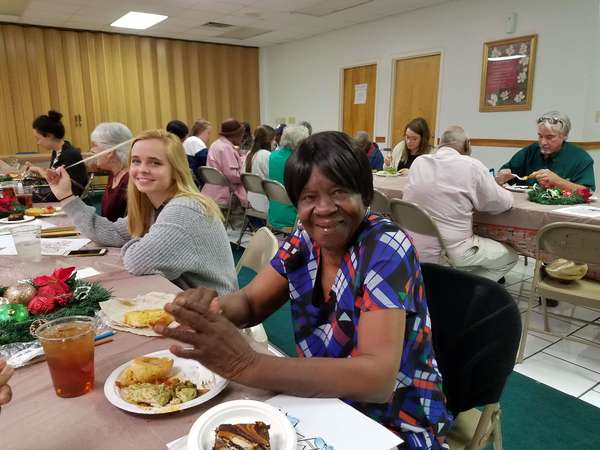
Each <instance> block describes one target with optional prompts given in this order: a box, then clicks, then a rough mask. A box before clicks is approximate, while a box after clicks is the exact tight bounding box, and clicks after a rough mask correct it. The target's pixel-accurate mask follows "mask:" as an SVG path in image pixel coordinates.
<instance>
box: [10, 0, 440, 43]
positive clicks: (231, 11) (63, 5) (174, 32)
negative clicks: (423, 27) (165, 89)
mask: <svg viewBox="0 0 600 450" xmlns="http://www.w3.org/2000/svg"><path fill="white" fill-rule="evenodd" d="M365 1H366V0H363V2H362V4H359V5H358V6H355V7H352V8H349V9H346V10H343V11H339V12H335V13H332V14H329V15H327V16H323V17H315V16H312V15H308V14H300V13H294V12H293V11H298V10H303V9H304V8H306V7H310V6H315V5H321V6H323V3H325V4H326V5H327V3H328V2H335V3H336V4H339V5H340V6H339V7H340V8H343V5H344V4H346V5H347V4H352V3H354V4H356V3H360V2H359V1H358V0H9V2H8V3H12V4H14V3H22V5H23V7H24V10H23V13H22V14H21V15H19V16H15V15H1V14H2V5H3V4H6V3H4V2H3V1H0V21H1V22H14V23H22V24H32V25H46V26H55V27H62V28H75V29H85V30H97V31H108V32H113V33H114V32H117V33H128V34H138V35H145V36H157V37H169V38H174V39H186V40H193V41H204V42H218V43H225V44H236V45H248V46H257V47H266V46H269V45H275V44H281V43H284V42H290V41H294V40H297V39H302V38H306V37H310V36H314V35H316V34H321V33H326V32H328V31H332V30H336V29H339V28H344V27H348V26H351V25H354V24H358V23H363V22H369V21H373V20H377V19H380V18H383V17H387V16H390V15H394V14H401V13H406V12H409V11H414V10H415V9H419V8H426V7H429V6H433V5H437V4H440V3H445V2H447V1H451V0H372V1H367V2H366V3H365ZM329 5H331V3H329ZM6 11H8V10H6ZM128 11H139V12H147V13H156V14H164V15H167V16H169V18H168V19H167V20H165V21H164V22H161V23H159V24H158V25H155V26H153V27H151V28H149V29H147V30H137V31H136V30H124V29H119V28H113V27H111V26H110V24H111V23H112V22H113V21H114V20H116V19H117V18H119V17H121V16H122V15H123V14H125V13H126V12H128ZM209 21H212V22H221V23H227V24H230V25H234V26H236V27H240V28H236V29H234V28H227V29H211V28H206V27H203V26H202V25H203V24H204V23H206V22H209ZM241 27H243V28H241ZM246 27H250V28H253V29H258V30H262V31H265V33H264V34H260V35H258V36H255V37H251V38H247V39H230V38H229V39H227V38H223V37H219V35H221V34H222V33H224V32H227V31H231V30H233V31H239V32H248V31H252V30H247V29H246Z"/></svg>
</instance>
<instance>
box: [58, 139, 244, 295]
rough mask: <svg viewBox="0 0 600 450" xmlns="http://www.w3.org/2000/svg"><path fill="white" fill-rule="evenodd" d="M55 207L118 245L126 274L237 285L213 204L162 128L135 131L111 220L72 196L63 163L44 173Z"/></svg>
mask: <svg viewBox="0 0 600 450" xmlns="http://www.w3.org/2000/svg"><path fill="white" fill-rule="evenodd" d="M47 178H48V182H49V184H50V187H51V189H52V192H53V193H54V195H55V196H56V197H57V198H58V199H59V200H60V201H61V206H62V208H63V210H64V211H65V212H66V213H67V214H68V215H69V217H70V218H71V220H73V222H74V224H75V225H76V226H77V228H79V229H80V230H81V232H82V233H83V234H84V235H85V236H87V237H88V238H90V239H92V240H93V241H95V242H97V243H98V244H100V245H106V246H111V247H122V248H121V257H122V258H123V265H124V266H125V269H127V270H128V271H129V272H130V273H132V274H134V275H146V274H155V273H159V274H161V275H163V276H165V277H166V278H167V279H169V280H171V281H172V282H173V283H175V284H177V285H178V286H179V287H181V288H182V289H186V288H192V287H198V286H203V287H211V288H212V289H215V290H216V291H217V292H220V293H226V292H231V291H233V290H235V289H236V288H237V280H236V274H235V269H234V264H233V255H232V253H231V248H230V246H229V239H228V238H227V233H226V232H225V227H224V226H223V221H222V219H223V217H222V215H221V212H220V211H219V208H218V206H217V205H216V204H215V202H214V201H213V200H212V199H210V198H208V197H207V196H205V195H202V194H201V193H200V192H199V191H198V188H197V187H196V185H195V184H194V181H193V179H192V176H191V173H190V171H189V168H188V164H187V160H186V156H185V152H184V151H183V149H182V146H181V141H180V140H179V138H178V137H177V136H175V135H174V134H171V133H168V132H166V131H164V130H148V131H144V132H142V133H141V134H140V135H138V136H137V137H136V138H135V139H134V141H133V143H132V145H131V151H130V155H129V184H128V187H127V201H128V216H127V217H125V218H122V219H119V220H118V221H116V222H110V221H108V220H107V219H106V218H104V217H101V216H99V215H97V214H96V213H95V210H94V208H93V207H91V206H87V205H86V204H85V203H83V201H81V200H80V199H78V198H76V197H74V196H73V192H72V191H71V183H70V179H69V175H68V174H67V172H66V171H65V170H64V169H63V168H59V169H57V170H55V171H49V172H48V176H47Z"/></svg>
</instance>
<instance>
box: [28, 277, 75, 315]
mask: <svg viewBox="0 0 600 450" xmlns="http://www.w3.org/2000/svg"><path fill="white" fill-rule="evenodd" d="M74 280H75V267H62V268H59V269H56V270H55V271H54V272H52V275H42V276H40V277H36V278H34V279H33V280H32V283H33V285H34V286H35V287H36V288H37V289H38V291H37V294H36V296H35V297H33V298H32V299H31V300H30V301H29V303H28V304H27V309H28V310H29V312H30V313H31V314H33V315H38V314H47V313H49V312H52V311H54V310H55V309H56V308H57V307H59V306H65V305H67V304H68V303H69V302H70V301H71V300H72V299H73V293H72V285H73V282H74Z"/></svg>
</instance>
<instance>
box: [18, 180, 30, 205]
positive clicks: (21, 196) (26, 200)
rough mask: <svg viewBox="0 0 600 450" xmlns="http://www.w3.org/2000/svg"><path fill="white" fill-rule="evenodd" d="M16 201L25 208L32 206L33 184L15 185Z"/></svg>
mask: <svg viewBox="0 0 600 450" xmlns="http://www.w3.org/2000/svg"><path fill="white" fill-rule="evenodd" d="M17 201H18V202H19V203H20V204H21V205H23V206H24V207H25V208H31V207H32V206H33V186H23V185H18V186H17Z"/></svg>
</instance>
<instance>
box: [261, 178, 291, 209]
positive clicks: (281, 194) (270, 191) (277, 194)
mask: <svg viewBox="0 0 600 450" xmlns="http://www.w3.org/2000/svg"><path fill="white" fill-rule="evenodd" d="M262 187H263V189H264V191H265V194H266V195H267V197H268V198H269V200H274V201H276V202H279V203H283V204H284V205H292V206H293V203H292V201H291V200H290V198H289V197H288V194H287V191H286V190H285V187H284V186H283V184H281V183H280V182H279V181H275V180H263V182H262Z"/></svg>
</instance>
